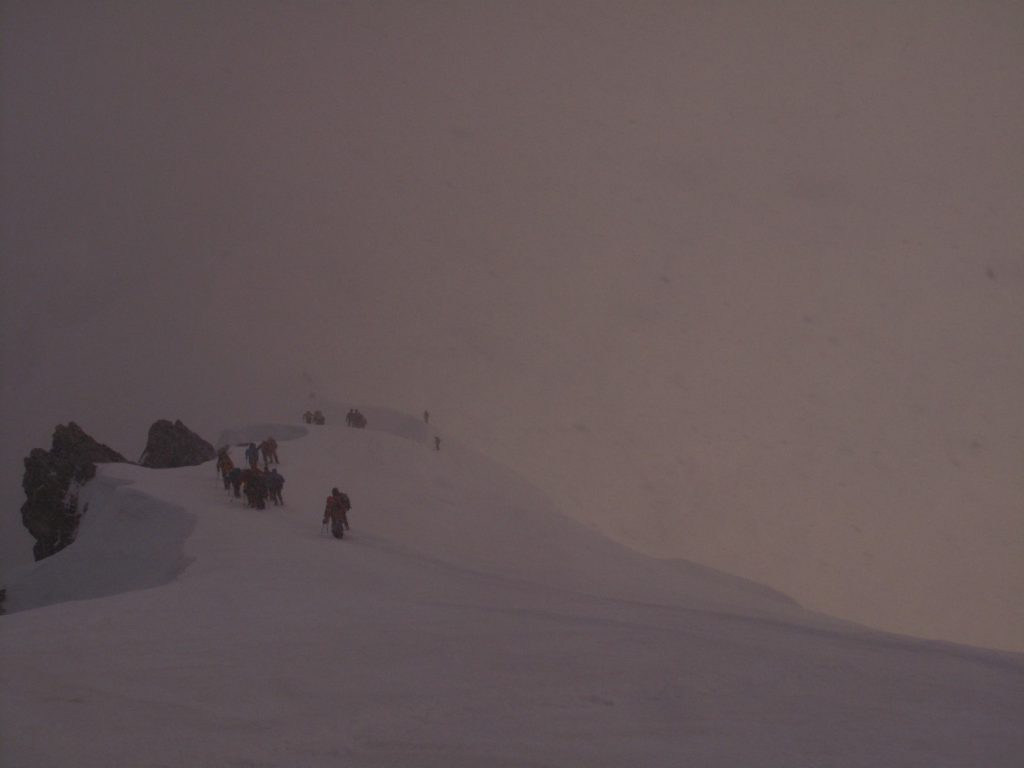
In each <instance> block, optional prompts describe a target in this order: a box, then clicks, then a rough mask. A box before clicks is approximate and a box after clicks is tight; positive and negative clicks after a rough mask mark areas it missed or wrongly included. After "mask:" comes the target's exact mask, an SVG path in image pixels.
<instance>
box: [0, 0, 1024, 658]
mask: <svg viewBox="0 0 1024 768" xmlns="http://www.w3.org/2000/svg"><path fill="white" fill-rule="evenodd" d="M0 13H2V17H0V19H2V25H3V26H2V39H3V44H2V45H0V108H2V114H0V120H2V123H0V130H2V132H0V140H2V146H0V152H2V168H3V172H2V174H0V195H2V198H0V238H2V239H0V253H2V262H3V263H2V269H3V272H2V280H0V283H2V289H0V290H2V294H0V306H2V310H0V311H2V313H3V315H2V333H3V336H2V347H0V350H2V358H0V363H2V366H3V371H4V374H3V382H2V384H3V414H2V415H3V420H4V433H5V435H9V436H10V439H8V440H5V441H4V442H5V445H4V446H3V454H2V460H3V463H2V466H3V475H2V476H3V497H2V498H3V500H4V509H5V510H6V511H5V512H4V515H5V517H6V518H8V519H5V520H4V534H5V539H6V541H5V547H4V550H5V552H4V554H5V556H7V557H10V555H8V553H7V549H8V547H9V544H10V542H12V541H14V540H15V538H16V537H15V536H14V534H13V533H9V532H10V531H14V532H16V531H17V529H18V527H19V524H18V520H17V517H18V515H17V508H18V506H20V503H21V501H22V497H21V494H20V488H19V487H18V482H19V479H20V458H21V457H22V456H24V455H25V454H26V453H27V451H28V449H29V448H30V447H33V446H46V445H47V444H48V441H49V435H50V432H51V431H52V428H53V425H54V424H56V423H57V422H60V421H66V420H68V419H71V418H74V419H76V420H77V421H79V423H81V424H82V426H83V427H85V428H86V429H87V431H90V432H91V433H93V434H94V436H96V437H97V438H98V439H100V440H103V441H105V442H108V443H110V444H111V445H112V446H113V447H115V448H117V449H118V450H121V451H122V452H125V453H127V454H129V455H131V454H132V452H133V451H134V452H135V453H136V455H137V452H138V451H139V450H141V447H142V443H143V441H144V439H145V430H146V428H147V427H148V425H149V423H150V422H151V421H152V420H153V419H155V418H160V417H168V418H176V417H180V418H182V419H184V420H185V421H186V423H189V424H190V426H191V425H192V424H195V425H196V427H197V428H199V429H201V430H206V431H207V432H208V436H209V437H210V438H211V439H212V438H213V436H214V433H215V432H216V431H217V430H219V429H220V428H221V427H223V426H227V425H230V424H232V423H244V422H245V421H264V420H266V419H267V418H283V417H291V418H294V417H295V416H297V414H298V413H300V412H301V410H302V409H304V407H305V403H306V401H305V400H304V399H303V398H304V397H306V396H307V395H308V393H309V391H316V392H317V393H318V395H319V396H321V397H328V398H334V399H335V400H343V401H350V402H355V403H366V404H375V405H386V406H391V407H395V408H401V409H406V410H408V411H410V412H413V413H418V412H420V411H421V410H422V409H423V408H429V409H430V410H431V412H432V413H433V414H434V417H435V420H436V421H437V422H438V425H439V429H442V430H444V432H445V434H446V435H451V436H452V437H453V438H455V437H457V438H459V439H463V440H465V441H467V442H469V443H471V444H473V445H475V446H477V447H479V448H480V449H481V450H483V451H485V452H486V453H488V454H489V455H491V456H492V457H494V458H495V459H498V460H500V461H503V462H505V463H507V464H508V465H509V466H511V467H513V468H515V469H516V470H517V471H519V472H520V473H522V474H523V475H524V476H525V477H527V478H529V479H530V480H531V481H533V482H536V483H537V484H538V485H539V486H540V487H542V488H543V489H545V490H546V491H548V492H549V493H551V494H552V495H553V496H554V497H555V498H556V499H558V500H559V502H560V503H561V504H563V506H564V508H565V509H566V511H567V512H569V513H571V514H573V515H575V516H577V517H579V518H581V519H584V520H587V521H590V522H592V523H593V524H595V525H596V526H598V527H600V528H601V529H602V530H605V531H606V532H608V533H609V534H610V535H612V536H614V537H615V538H618V539H620V540H623V541H626V542H627V543H630V544H632V545H634V546H637V547H639V548H641V549H644V550H645V551H649V552H653V553H656V554H659V555H666V556H679V557H686V558H690V559H693V560H696V561H698V562H702V563H706V564H709V565H713V566H715V567H719V568H722V569H724V570H727V571H731V572H734V573H738V574H740V575H743V576H747V577H751V578H754V579H758V580H761V581H764V582H766V583H769V584H771V585H772V586H774V587H777V588H780V589H782V590H784V591H787V592H789V593H790V594H792V595H793V596H794V597H796V598H797V599H799V600H801V601H803V602H804V603H805V604H806V605H808V606H809V607H812V608H819V609H823V610H827V611H829V612H832V613H836V614H838V615H842V616H847V617H850V618H853V619H855V620H858V621H864V622H867V623H869V624H872V625H875V626H882V627H885V628H891V629H896V630H899V631H905V632H910V633H916V634H923V635H926V636H932V637H942V638H948V639H956V640H962V641H966V642H974V643H980V644H988V645H997V646H1000V647H1012V648H1017V649H1024V613H1022V609H1021V607H1020V605H1019V600H1018V594H1019V588H1020V586H1021V583H1022V580H1024V579H1022V577H1024V573H1022V569H1024V566H1022V562H1024V559H1022V555H1024V522H1022V520H1021V515H1020V512H1021V500H1022V499H1024V484H1022V480H1021V478H1022V473H1021V471H1020V467H1021V461H1022V459H1024V440H1022V434H1024V430H1022V426H1024V425H1022V422H1024V409H1022V408H1021V407H1020V393H1021V392H1022V391H1024V356H1022V353H1021V351H1022V349H1024V249H1022V246H1021V243H1022V242H1024V239H1022V235H1024V217H1022V216H1021V215H1020V212H1021V210H1022V203H1024V188H1022V182H1021V179H1022V178H1024V149H1022V144H1021V141H1020V137H1021V136H1022V135H1024V103H1022V101H1024V32H1022V30H1024V12H1022V10H1021V7H1020V5H1019V4H1017V3H1011V2H1006V3H997V2H988V3H979V2H945V3H943V2H927V3H925V2H921V3H917V2H904V3H845V2H842V3H840V2H834V3H804V2H782V3H771V4H768V3H756V2H751V3H744V2H723V3H697V2H664V3H658V2H642V3H636V2H628V3H627V2H619V3H594V2H587V3H582V2H565V3H550V2H515V3H478V2H465V3H463V2H444V3H430V4H427V3H344V4H342V3H299V2H295V3H288V2H274V3H271V2H263V3H250V2H244V3H243V2H209V3H134V2H124V3H96V4H92V3H90V4H82V3H40V2H8V3H5V4H4V5H3V6H2V10H0ZM12 521H13V523H12ZM18 535H20V534H18ZM24 546H26V547H27V546H28V545H27V544H25V545H24Z"/></svg>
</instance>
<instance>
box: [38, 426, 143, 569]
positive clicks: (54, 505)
mask: <svg viewBox="0 0 1024 768" xmlns="http://www.w3.org/2000/svg"><path fill="white" fill-rule="evenodd" d="M126 461H127V459H125V458H124V456H122V455H121V454H119V453H118V452H117V451H115V450H114V449H113V448H110V447H109V446H107V445H104V444H102V443H98V442H96V441H95V440H93V439H92V438H91V437H90V436H89V435H87V434H86V433H85V432H84V431H83V430H82V428H81V427H79V426H78V425H77V424H75V423H74V422H73V421H72V422H69V423H68V425H67V426H64V425H58V426H57V428H56V429H55V430H54V432H53V447H52V448H51V449H50V450H49V451H44V450H43V449H41V448H35V449H33V450H32V452H31V453H30V454H29V455H28V457H27V458H26V459H25V475H24V477H23V478H22V481H21V485H22V488H23V489H24V490H25V499H26V500H25V503H24V504H22V506H21V520H22V523H23V524H24V526H25V527H26V528H27V529H28V531H29V533H31V534H32V537H33V538H34V539H35V540H36V543H35V546H34V547H33V548H32V552H33V554H34V555H35V558H36V560H42V559H43V558H45V557H49V556H50V555H52V554H55V553H57V552H59V551H60V550H62V549H64V547H66V546H67V545H68V544H70V543H71V542H72V541H74V540H75V534H76V532H77V531H78V521H79V519H80V518H81V516H82V514H83V513H84V512H85V509H84V508H83V509H79V508H78V492H79V489H80V488H81V486H82V485H84V484H85V483H87V482H88V481H89V480H91V479H92V478H93V477H95V476H96V464H102V463H107V462H126Z"/></svg>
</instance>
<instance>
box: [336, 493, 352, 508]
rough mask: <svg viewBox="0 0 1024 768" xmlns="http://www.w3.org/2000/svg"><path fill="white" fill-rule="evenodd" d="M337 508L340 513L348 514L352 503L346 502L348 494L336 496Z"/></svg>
mask: <svg viewBox="0 0 1024 768" xmlns="http://www.w3.org/2000/svg"><path fill="white" fill-rule="evenodd" d="M338 506H340V507H341V511H342V512H348V511H349V510H350V509H352V502H351V501H349V500H348V494H346V493H343V494H341V495H340V496H338Z"/></svg>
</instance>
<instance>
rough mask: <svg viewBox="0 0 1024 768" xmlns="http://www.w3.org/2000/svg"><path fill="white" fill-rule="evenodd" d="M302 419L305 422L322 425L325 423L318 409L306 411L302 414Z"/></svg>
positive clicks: (325, 420)
mask: <svg viewBox="0 0 1024 768" xmlns="http://www.w3.org/2000/svg"><path fill="white" fill-rule="evenodd" d="M302 420H303V421H304V422H306V423H307V424H317V425H319V426H323V425H324V424H326V423H327V419H326V417H325V416H324V415H323V413H321V411H320V410H319V409H317V410H315V411H306V412H305V413H304V414H302Z"/></svg>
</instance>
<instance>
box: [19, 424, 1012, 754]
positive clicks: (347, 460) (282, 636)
mask: <svg viewBox="0 0 1024 768" xmlns="http://www.w3.org/2000/svg"><path fill="white" fill-rule="evenodd" d="M370 416H371V424H372V425H374V426H376V427H378V428H379V429H368V430H351V429H346V428H344V427H340V426H334V425H328V426H327V427H323V428H316V427H311V428H308V430H307V429H306V428H305V427H299V426H291V425H289V426H288V427H287V428H285V427H275V426H273V425H259V426H257V427H254V428H251V429H242V430H235V431H232V432H231V433H230V434H225V435H224V437H225V438H226V439H231V440H244V439H247V438H254V437H258V436H261V435H262V436H265V434H266V433H267V431H268V430H275V431H278V432H279V433H280V434H281V435H282V436H284V435H285V434H287V435H289V436H290V437H293V438H294V439H288V440H283V439H282V440H281V449H280V451H279V453H280V455H281V459H282V462H283V463H282V467H281V471H282V473H283V474H285V476H286V478H287V484H286V486H285V490H284V497H285V501H286V505H285V506H284V507H280V508H275V507H273V506H271V507H269V508H268V509H267V510H263V511H256V510H249V509H246V508H244V507H242V505H241V504H240V503H239V502H238V501H235V500H232V499H231V498H230V497H229V496H228V495H226V494H225V493H224V491H223V490H222V488H221V487H220V485H219V482H218V480H217V479H216V477H215V473H214V470H213V468H212V466H211V465H209V464H208V465H205V466H202V467H194V468H188V469H181V470H145V469H141V468H138V467H131V466H109V467H106V468H104V469H103V470H102V471H101V474H100V477H99V478H98V479H97V481H96V482H95V483H94V484H93V487H92V488H91V501H92V506H91V507H90V512H89V514H88V516H87V517H86V518H85V521H84V523H83V527H82V531H81V535H80V538H79V540H78V541H77V542H76V544H75V545H74V546H73V547H71V548H69V549H67V550H65V551H64V552H62V553H60V554H58V555H57V556H55V557H53V558H51V559H49V560H47V561H44V562H42V563H40V564H37V565H35V566H33V567H32V568H31V569H29V570H28V571H26V572H24V573H22V574H21V575H20V576H19V577H18V578H16V579H14V580H13V581H12V583H11V585H10V591H11V593H12V594H11V603H12V606H13V607H15V608H17V607H19V605H20V607H22V608H25V607H28V606H30V605H42V606H44V607H40V608H37V609H35V610H24V611H20V612H17V613H12V614H10V615H7V616H4V617H3V618H2V619H0V657H2V658H3V659H4V664H3V667H2V680H0V690H2V691H3V695H2V704H0V706H2V709H0V722H2V723H3V738H2V739H0V744H2V746H0V750H2V751H0V763H2V764H3V765H11V766H22V765H26V766H27V765H31V766H41V767H45V766H58V765H78V766H109V765H133V766H226V765H234V766H243V765H245V766H282V767H283V766H335V765H358V766H394V765H411V766H449V767H450V766H455V767H456V768H457V767H458V766H480V765H495V766H501V765H509V766H511V765H515V766H521V765H551V766H556V765H558V766H564V765H594V766H600V765H607V766H621V765H648V766H660V765H665V766H668V765H672V766H677V765H701V766H738V765H742V766H758V765H764V766H769V765H770V766H778V765H786V766H820V765H830V766H875V765H928V766H943V765H945V766H968V765H972V766H973V765H985V766H1010V765H1017V764H1019V755H1020V754H1022V753H1024V734H1022V731H1021V729H1020V725H1019V724H1020V722H1021V721H1022V718H1024V700H1022V698H1024V697H1022V691H1024V660H1022V658H1021V657H1020V656H1019V655H1011V654H999V653H995V652H988V651H980V650H973V649H968V648H963V647H957V646H950V645H942V644H935V643H925V642H920V641H915V640H910V639H905V638H899V637H894V636H886V635H881V634H878V633H872V632H868V631H866V630H862V629H859V628H856V627H851V626H849V625H845V624H841V623H839V622H834V621H831V620H829V619H826V618H824V617H821V616H816V615H813V614H810V613H806V612H804V611H802V610H801V609H799V608H798V607H797V606H796V605H795V604H794V603H793V602H792V601H790V600H788V599H787V598H785V597H784V596H782V595H779V594H778V593H775V592H773V591H771V590H768V589H765V588H762V587H760V586H758V585H756V584H753V583H750V582H746V581H743V580H740V579H736V578H733V577H729V576H726V575H724V574H720V573H715V572H713V571H709V570H707V569H703V568H697V567H694V566H690V565H688V564H686V563H678V562H671V561H659V560H653V559H650V558H647V557H643V556H640V555H638V554H636V553H633V552H631V551H629V550H626V549H624V548H622V547H621V546H619V545H616V544H613V543H611V542H609V541H607V540H606V539H604V538H602V537H601V536H599V535H598V534H596V533H595V532H594V531H592V530H590V529H588V528H586V527H584V526H582V525H580V524H578V523H576V522H573V521H571V520H569V519H568V518H566V517H564V516H562V515H561V514H560V513H559V512H558V510H557V509H555V508H554V507H553V506H552V505H551V503H550V502H548V501H547V500H546V499H545V498H544V497H543V496H542V495H541V494H540V493H538V492H537V491H536V490H533V489H532V488H531V487H530V486H529V484H528V483H526V482H525V481H523V480H522V479H521V478H518V477H516V476H515V475H514V474H513V473H511V472H509V471H507V470H505V469H504V468H502V467H500V466H497V465H495V464H494V463H492V462H489V461H488V460H486V459H485V458H483V457H481V456H479V455H475V454H474V453H473V452H471V451H469V450H467V449H465V448H463V447H462V446H460V445H457V444H454V443H452V444H450V445H449V444H444V445H443V447H442V450H441V451H439V452H438V451H434V450H432V446H431V444H430V442H429V438H430V436H431V434H432V433H431V432H430V431H429V430H428V429H427V428H426V427H424V426H423V425H422V424H419V423H418V422H417V421H416V420H414V419H411V418H408V417H403V416H401V415H400V414H387V413H384V412H378V413H374V414H370ZM303 433H306V434H303ZM332 485H338V486H340V487H342V488H343V489H344V490H346V491H347V492H348V493H349V494H350V496H351V497H352V500H353V511H352V513H351V521H352V524H353V531H352V534H351V536H349V537H347V538H346V539H345V540H344V541H336V540H334V539H332V538H329V537H323V536H321V535H320V510H321V508H322V503H323V497H324V496H325V494H326V492H327V491H328V490H329V488H330V487H331V486H332Z"/></svg>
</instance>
